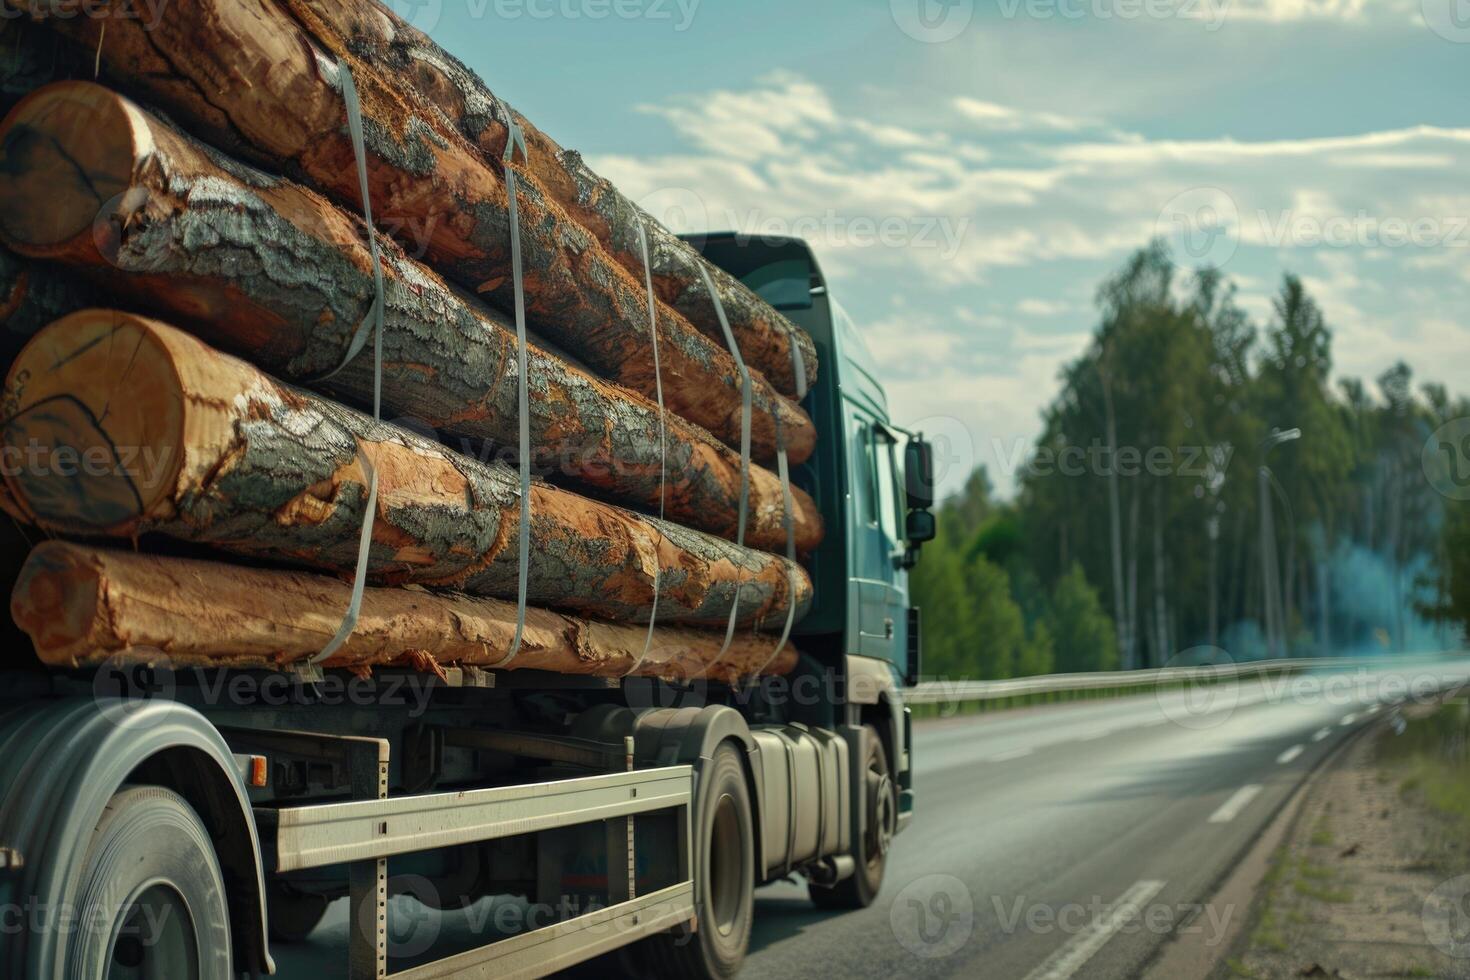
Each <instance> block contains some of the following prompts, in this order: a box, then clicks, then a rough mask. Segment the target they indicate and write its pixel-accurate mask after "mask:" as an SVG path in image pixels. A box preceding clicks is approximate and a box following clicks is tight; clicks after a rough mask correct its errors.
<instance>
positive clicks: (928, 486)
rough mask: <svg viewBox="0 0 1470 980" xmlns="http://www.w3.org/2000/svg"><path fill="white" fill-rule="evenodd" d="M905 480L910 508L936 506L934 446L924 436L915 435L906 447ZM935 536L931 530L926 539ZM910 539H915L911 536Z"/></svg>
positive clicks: (925, 508) (927, 508)
mask: <svg viewBox="0 0 1470 980" xmlns="http://www.w3.org/2000/svg"><path fill="white" fill-rule="evenodd" d="M903 482H904V493H905V495H906V496H907V497H908V509H909V510H929V509H930V508H932V507H933V506H934V447H933V446H932V445H931V444H930V443H929V442H928V441H926V440H925V439H924V437H923V436H915V437H914V438H912V439H910V440H909V441H908V445H907V446H905V447H904V453H903ZM910 520H912V517H910ZM931 520H932V518H931ZM931 527H932V525H931ZM933 537H934V534H933V532H932V531H931V532H930V534H929V537H927V538H924V540H925V541H929V540H932V539H933ZM909 540H910V541H912V540H914V539H913V537H912V536H910V538H909Z"/></svg>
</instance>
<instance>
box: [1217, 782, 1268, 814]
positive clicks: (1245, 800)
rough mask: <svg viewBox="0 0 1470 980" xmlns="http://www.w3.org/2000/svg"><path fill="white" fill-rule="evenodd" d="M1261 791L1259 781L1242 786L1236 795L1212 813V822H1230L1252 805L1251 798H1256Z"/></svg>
mask: <svg viewBox="0 0 1470 980" xmlns="http://www.w3.org/2000/svg"><path fill="white" fill-rule="evenodd" d="M1260 791H1261V787H1260V784H1258V783H1251V784H1250V785H1249V786H1242V787H1241V788H1240V789H1238V790H1236V791H1235V795H1234V796H1232V797H1230V799H1228V800H1226V801H1225V802H1224V803H1222V804H1220V809H1218V810H1216V811H1215V812H1214V813H1213V814H1211V815H1210V823H1229V822H1230V821H1232V820H1234V819H1235V818H1236V817H1237V816H1239V815H1240V811H1241V810H1244V809H1245V808H1246V807H1247V806H1249V805H1250V802H1251V800H1253V799H1255V798H1256V794H1258V793H1260Z"/></svg>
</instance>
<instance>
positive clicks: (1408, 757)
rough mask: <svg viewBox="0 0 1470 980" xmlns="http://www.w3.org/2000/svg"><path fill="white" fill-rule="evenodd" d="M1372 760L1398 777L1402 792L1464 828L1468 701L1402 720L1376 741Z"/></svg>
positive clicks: (1468, 819)
mask: <svg viewBox="0 0 1470 980" xmlns="http://www.w3.org/2000/svg"><path fill="white" fill-rule="evenodd" d="M1378 761H1379V764H1380V765H1382V766H1383V767H1384V768H1385V770H1387V771H1389V772H1390V773H1392V774H1393V775H1392V778H1396V779H1397V780H1398V786H1399V793H1400V794H1401V795H1402V796H1404V797H1408V798H1414V799H1419V800H1422V801H1423V802H1424V804H1425V805H1426V806H1427V807H1428V808H1429V809H1430V810H1432V811H1433V812H1435V813H1438V814H1439V815H1440V816H1442V817H1444V818H1445V819H1446V820H1447V821H1449V822H1450V824H1451V825H1452V826H1453V827H1454V828H1455V829H1457V830H1459V831H1461V832H1465V833H1470V704H1467V703H1466V702H1465V701H1455V702H1450V703H1446V704H1444V705H1442V706H1441V707H1440V708H1439V710H1437V711H1435V712H1434V713H1433V714H1430V715H1428V716H1426V717H1423V718H1415V719H1412V720H1408V721H1407V723H1406V725H1405V727H1404V731H1403V734H1401V735H1397V736H1395V735H1389V736H1386V737H1385V738H1383V739H1382V740H1381V741H1380V742H1379V744H1378Z"/></svg>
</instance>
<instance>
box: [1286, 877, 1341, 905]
mask: <svg viewBox="0 0 1470 980" xmlns="http://www.w3.org/2000/svg"><path fill="white" fill-rule="evenodd" d="M1291 889H1292V891H1294V892H1296V893H1297V894H1298V895H1301V896H1303V897H1304V898H1311V899H1315V900H1316V901H1319V902H1330V903H1332V904H1334V905H1341V904H1343V903H1344V902H1351V901H1352V900H1353V892H1352V889H1350V888H1333V887H1331V886H1329V885H1323V884H1318V883H1317V882H1314V881H1309V880H1308V879H1306V878H1298V879H1297V880H1296V881H1293V882H1292V883H1291Z"/></svg>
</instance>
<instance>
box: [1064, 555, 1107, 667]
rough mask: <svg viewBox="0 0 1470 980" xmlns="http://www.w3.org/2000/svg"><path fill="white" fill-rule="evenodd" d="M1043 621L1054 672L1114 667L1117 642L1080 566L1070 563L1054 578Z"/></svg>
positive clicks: (1095, 591)
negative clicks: (1052, 651) (1053, 655)
mask: <svg viewBox="0 0 1470 980" xmlns="http://www.w3.org/2000/svg"><path fill="white" fill-rule="evenodd" d="M1046 623H1047V625H1048V631H1049V633H1050V634H1051V637H1052V640H1053V644H1054V646H1055V649H1056V669H1057V670H1058V671H1060V672H1062V673H1076V672H1079V671H1085V670H1117V669H1118V641H1117V636H1116V634H1115V633H1114V632H1113V624H1112V621H1111V620H1109V619H1108V615H1107V613H1106V612H1104V611H1103V607H1102V602H1101V600H1100V599H1099V598H1098V594H1097V590H1096V589H1094V588H1093V587H1092V584H1091V583H1090V582H1088V581H1087V573H1086V572H1084V571H1083V570H1082V566H1081V565H1079V564H1076V563H1074V564H1073V565H1072V567H1071V568H1069V569H1067V572H1066V574H1065V575H1063V576H1062V577H1061V578H1060V579H1058V580H1057V587H1056V589H1055V591H1054V592H1053V593H1052V600H1051V612H1050V615H1048V616H1047V618H1046Z"/></svg>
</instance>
